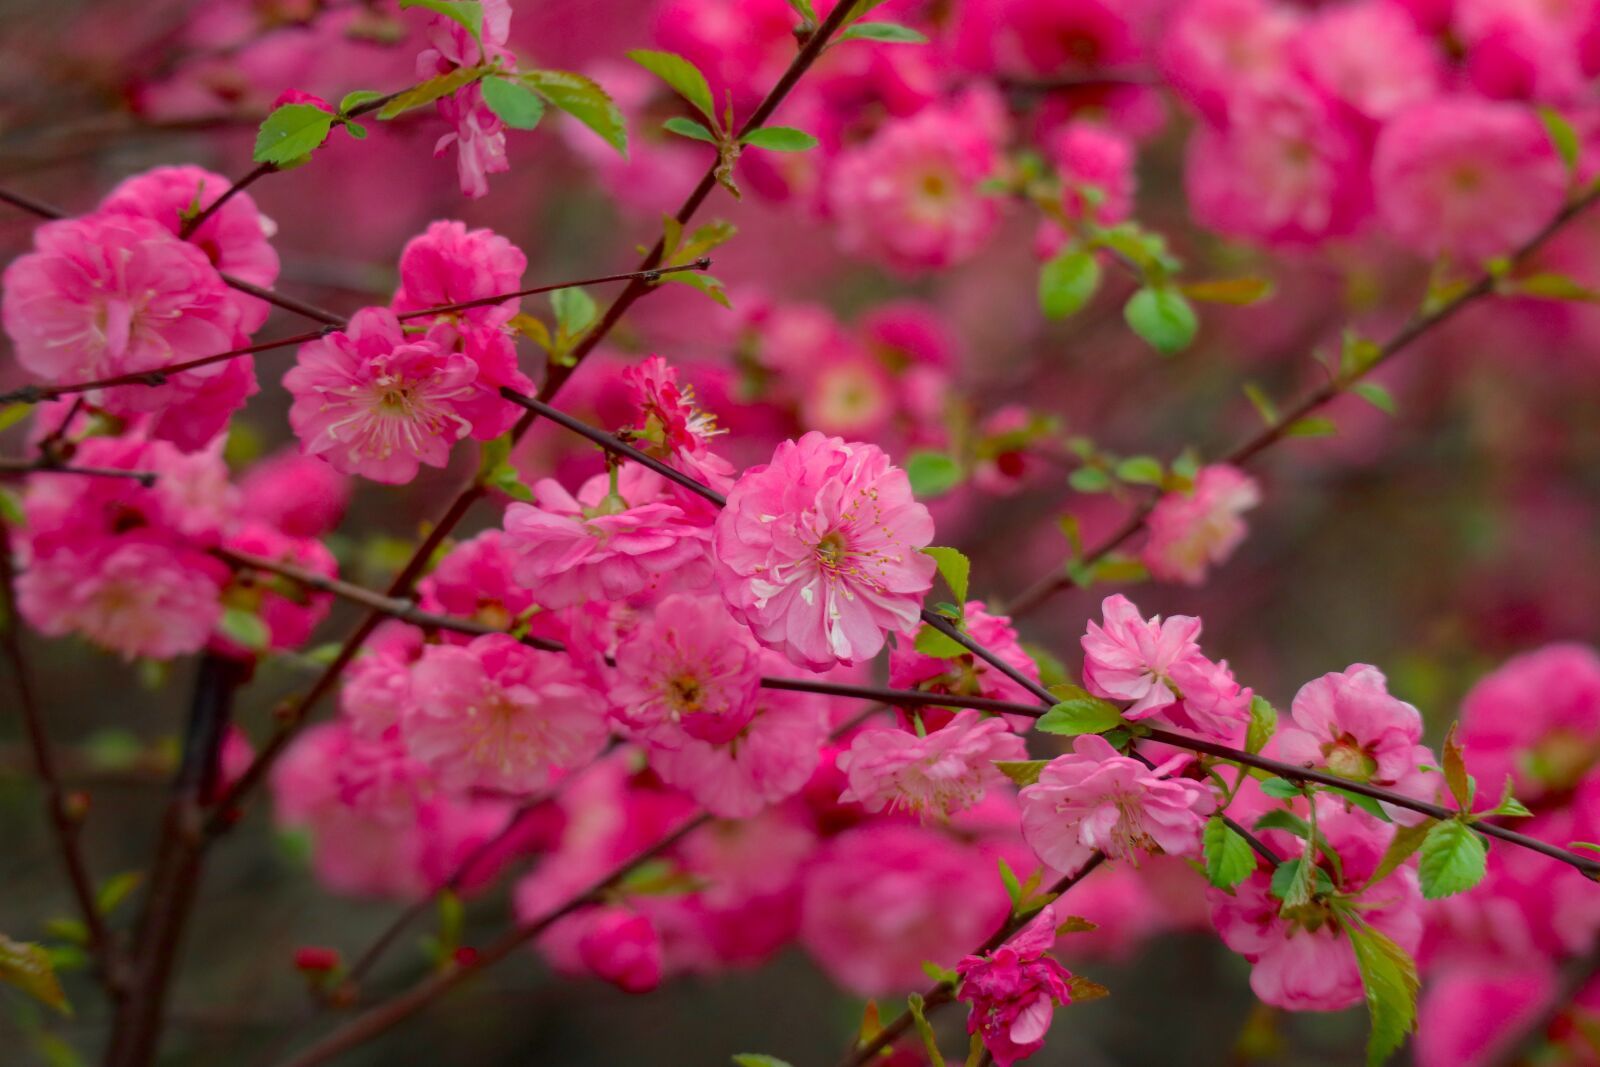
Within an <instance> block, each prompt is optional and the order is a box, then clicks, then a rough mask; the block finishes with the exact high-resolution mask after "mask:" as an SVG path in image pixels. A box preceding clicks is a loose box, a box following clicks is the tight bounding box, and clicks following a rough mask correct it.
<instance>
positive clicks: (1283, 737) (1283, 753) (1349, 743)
mask: <svg viewBox="0 0 1600 1067" xmlns="http://www.w3.org/2000/svg"><path fill="white" fill-rule="evenodd" d="M1290 714H1291V715H1293V717H1294V726H1292V727H1289V728H1287V729H1284V730H1280V731H1279V733H1278V735H1277V738H1276V743H1277V752H1278V756H1279V758H1281V759H1284V760H1287V761H1288V762H1290V763H1298V764H1300V765H1302V766H1306V767H1326V768H1327V769H1328V770H1330V771H1332V772H1333V773H1335V774H1337V775H1340V776H1342V777H1345V778H1350V779H1352V780H1354V781H1357V782H1370V783H1372V784H1373V785H1381V786H1385V787H1387V788H1390V789H1394V790H1396V791H1397V792H1400V793H1403V794H1405V795H1406V796H1409V797H1415V798H1416V799H1418V800H1430V801H1431V800H1432V799H1433V796H1434V793H1435V792H1437V790H1438V786H1439V776H1438V774H1437V773H1434V772H1428V771H1422V770H1419V769H1418V768H1419V767H1420V766H1422V765H1425V764H1431V763H1433V762H1434V758H1433V754H1432V753H1431V752H1429V751H1428V748H1427V746H1426V745H1423V744H1421V743H1420V742H1421V740H1422V716H1421V715H1420V714H1419V713H1418V712H1417V709H1416V708H1414V707H1412V706H1411V705H1410V704H1407V703H1406V702H1405V701H1403V700H1399V699H1397V698H1396V697H1392V696H1390V695H1389V689H1388V685H1387V683H1386V681H1385V679H1384V677H1383V672H1382V671H1380V670H1378V668H1376V667H1369V666H1367V665H1366V664H1365V663H1356V664H1352V665H1351V666H1349V667H1347V668H1345V670H1343V671H1341V672H1336V673H1332V674H1324V675H1323V676H1322V677H1321V678H1317V679H1314V680H1312V681H1309V682H1307V683H1306V684H1305V685H1303V686H1301V687H1300V691H1299V692H1298V693H1296V694H1295V696H1294V704H1293V705H1292V707H1291V710H1290ZM1385 810H1386V811H1388V812H1389V814H1390V815H1391V816H1392V817H1393V818H1395V819H1396V820H1397V821H1399V822H1401V823H1406V824H1411V823H1417V822H1421V821H1422V820H1423V819H1424V818H1426V816H1423V815H1419V814H1417V813H1416V812H1412V811H1408V810H1405V809H1400V808H1393V807H1388V806H1386V807H1385Z"/></svg>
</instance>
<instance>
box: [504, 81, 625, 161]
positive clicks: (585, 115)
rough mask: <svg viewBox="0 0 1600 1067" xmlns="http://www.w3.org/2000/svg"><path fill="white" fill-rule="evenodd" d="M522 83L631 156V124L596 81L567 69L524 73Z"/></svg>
mask: <svg viewBox="0 0 1600 1067" xmlns="http://www.w3.org/2000/svg"><path fill="white" fill-rule="evenodd" d="M522 83H523V84H524V85H526V86H527V87H528V88H530V89H532V90H533V91H534V92H536V93H538V94H539V95H540V96H542V97H544V98H545V101H546V102H547V103H549V104H551V105H553V106H554V107H557V108H559V109H561V110H562V111H565V112H566V113H567V114H568V115H571V116H572V117H573V118H575V119H577V120H578V121H579V122H581V123H583V124H584V125H585V126H587V127H589V129H591V130H593V131H594V132H595V133H597V134H599V135H600V139H601V140H602V141H604V142H605V143H606V144H608V145H610V146H611V147H612V148H615V149H616V150H617V152H618V153H619V154H620V155H621V156H622V158H623V159H627V158H628V126H627V123H626V122H625V121H624V120H623V118H622V112H621V110H620V109H618V107H617V105H616V101H614V100H612V99H611V97H610V95H609V94H608V93H607V92H606V91H605V90H604V89H602V88H600V86H599V84H598V83H596V82H595V81H594V80H592V79H590V78H585V77H584V76H583V75H582V74H574V73H572V72H571V71H567V70H530V71H528V72H527V73H526V74H523V75H522Z"/></svg>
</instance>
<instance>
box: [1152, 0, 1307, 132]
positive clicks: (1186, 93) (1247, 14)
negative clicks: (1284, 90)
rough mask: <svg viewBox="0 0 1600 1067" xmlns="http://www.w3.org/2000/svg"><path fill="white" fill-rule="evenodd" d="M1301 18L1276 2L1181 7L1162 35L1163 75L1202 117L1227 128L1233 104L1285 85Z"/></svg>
mask: <svg viewBox="0 0 1600 1067" xmlns="http://www.w3.org/2000/svg"><path fill="white" fill-rule="evenodd" d="M1297 18H1298V15H1297V14H1296V12H1295V11H1294V10H1293V9H1291V8H1288V7H1285V6H1284V5H1282V4H1278V3H1275V2H1273V0H1193V2H1191V3H1187V4H1182V5H1180V6H1178V7H1177V8H1175V9H1173V12H1172V19H1171V23H1170V25H1169V26H1168V27H1167V28H1166V32H1165V33H1164V34H1163V36H1162V41H1161V57H1160V58H1161V68H1162V73H1163V74H1164V75H1165V76H1166V78H1167V79H1168V80H1169V81H1170V82H1171V83H1172V85H1173V87H1174V88H1175V89H1177V90H1178V92H1179V94H1181V95H1182V96H1183V97H1184V98H1185V99H1187V100H1188V101H1189V103H1191V104H1192V105H1194V107H1195V108H1197V109H1198V110H1199V111H1200V113H1201V114H1202V115H1204V116H1205V117H1206V118H1207V119H1209V120H1211V121H1212V122H1215V123H1218V124H1223V123H1225V121H1226V119H1227V118H1228V112H1229V110H1230V104H1231V103H1232V102H1234V101H1235V100H1238V99H1240V98H1243V97H1247V96H1252V95H1265V94H1270V93H1271V92H1273V91H1274V90H1276V89H1277V87H1278V86H1280V85H1281V84H1282V82H1283V79H1284V77H1285V76H1286V75H1287V73H1288V71H1289V65H1290V63H1289V43H1290V40H1291V38H1292V37H1293V35H1294V30H1295V23H1296V20H1297Z"/></svg>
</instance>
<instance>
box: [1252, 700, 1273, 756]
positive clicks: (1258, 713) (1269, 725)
mask: <svg viewBox="0 0 1600 1067" xmlns="http://www.w3.org/2000/svg"><path fill="white" fill-rule="evenodd" d="M1277 732H1278V709H1277V708H1275V707H1273V706H1272V702H1271V701H1270V700H1268V699H1267V698H1266V697H1259V696H1258V697H1251V698H1250V726H1249V728H1248V729H1247V730H1246V731H1245V735H1244V747H1245V751H1247V752H1249V753H1250V754H1251V755H1254V754H1255V753H1257V752H1260V751H1261V750H1262V749H1263V748H1266V747H1267V742H1268V741H1270V740H1272V735H1273V734H1275V733H1277Z"/></svg>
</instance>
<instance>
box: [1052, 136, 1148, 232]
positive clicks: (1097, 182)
mask: <svg viewBox="0 0 1600 1067" xmlns="http://www.w3.org/2000/svg"><path fill="white" fill-rule="evenodd" d="M1048 150H1049V154H1050V160H1051V162H1053V163H1054V164H1055V167H1056V174H1057V176H1058V177H1060V179H1061V206H1062V208H1063V209H1064V210H1065V212H1066V215H1067V217H1068V218H1069V219H1087V220H1092V221H1094V222H1096V223H1098V224H1099V225H1101V226H1114V225H1116V224H1117V223H1119V222H1123V221H1125V220H1126V219H1127V218H1128V216H1130V215H1131V214H1132V213H1133V189H1134V173H1133V164H1134V150H1133V145H1132V144H1131V143H1130V142H1129V141H1128V139H1127V138H1125V137H1123V136H1121V135H1119V134H1117V133H1116V132H1114V131H1112V130H1109V129H1107V128H1106V127H1104V126H1101V125H1099V124H1098V123H1093V122H1082V121H1075V122H1069V123H1067V124H1066V125H1065V126H1063V127H1061V128H1060V129H1058V130H1056V131H1055V133H1053V134H1052V135H1051V137H1050V141H1049V145H1048ZM1086 188H1089V189H1094V190H1096V191H1097V192H1098V194H1099V196H1100V198H1101V199H1100V201H1099V202H1098V203H1097V204H1094V203H1091V202H1090V200H1089V198H1088V197H1086V196H1085V195H1084V193H1083V190H1084V189H1086Z"/></svg>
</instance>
